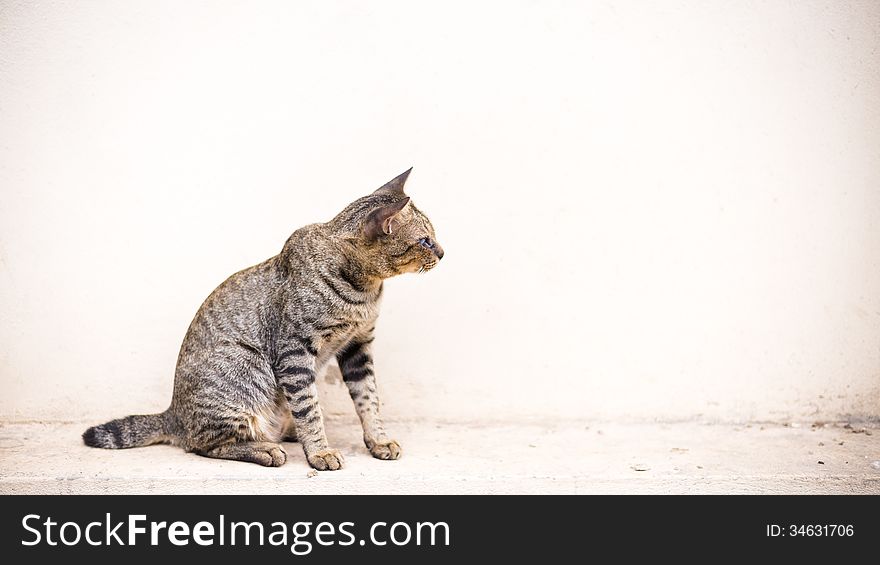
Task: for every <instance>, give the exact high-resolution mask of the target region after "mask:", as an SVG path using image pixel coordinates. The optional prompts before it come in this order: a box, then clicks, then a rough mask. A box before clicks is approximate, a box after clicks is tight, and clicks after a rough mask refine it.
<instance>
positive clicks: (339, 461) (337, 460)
mask: <svg viewBox="0 0 880 565" xmlns="http://www.w3.org/2000/svg"><path fill="white" fill-rule="evenodd" d="M306 459H308V461H309V465H311V466H312V467H314V468H315V469H317V470H319V471H337V470H339V469H342V466H343V465H344V464H345V459H343V457H342V454H341V453H340V452H339V450H338V449H322V450H321V451H316V452H315V453H312V454H311V455H307V456H306Z"/></svg>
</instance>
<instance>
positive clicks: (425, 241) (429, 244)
mask: <svg viewBox="0 0 880 565" xmlns="http://www.w3.org/2000/svg"><path fill="white" fill-rule="evenodd" d="M419 245H421V246H422V247H424V248H425V249H434V242H433V241H431V238H430V237H423V238H422V239H420V240H419Z"/></svg>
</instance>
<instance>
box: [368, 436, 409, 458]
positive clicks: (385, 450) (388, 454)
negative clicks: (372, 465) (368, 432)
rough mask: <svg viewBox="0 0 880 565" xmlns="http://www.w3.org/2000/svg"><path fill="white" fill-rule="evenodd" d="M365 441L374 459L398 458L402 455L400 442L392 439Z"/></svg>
mask: <svg viewBox="0 0 880 565" xmlns="http://www.w3.org/2000/svg"><path fill="white" fill-rule="evenodd" d="M366 443H367V448H368V449H369V450H370V453H371V454H372V455H373V457H375V458H376V459H385V460H395V459H400V456H401V455H403V451H402V450H401V449H400V444H399V443H397V442H396V441H394V440H393V439H388V440H384V441H368V442H366Z"/></svg>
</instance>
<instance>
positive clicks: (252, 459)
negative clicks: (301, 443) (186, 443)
mask: <svg viewBox="0 0 880 565" xmlns="http://www.w3.org/2000/svg"><path fill="white" fill-rule="evenodd" d="M195 453H197V454H199V455H204V456H205V457H212V458H214V459H232V460H235V461H247V462H248V463H256V464H257V465H262V466H264V467H280V466H282V465H284V463H285V462H287V453H286V452H285V451H284V448H283V447H281V445H280V444H277V443H272V442H269V441H241V442H234V443H225V444H223V445H220V446H217V447H214V448H212V449H205V450H196V451H195Z"/></svg>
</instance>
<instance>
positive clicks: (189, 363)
mask: <svg viewBox="0 0 880 565" xmlns="http://www.w3.org/2000/svg"><path fill="white" fill-rule="evenodd" d="M411 170H412V168H410V169H409V170H407V171H406V172H404V173H403V174H401V175H399V176H397V177H395V178H394V179H393V180H391V181H389V182H388V183H386V184H384V185H383V186H381V187H380V188H379V189H377V190H376V191H374V192H372V193H371V194H369V195H367V196H364V197H362V198H359V199H357V200H355V201H354V202H352V203H351V204H349V205H348V206H347V207H346V208H345V209H344V210H343V211H342V212H340V213H339V214H338V215H337V216H336V217H335V218H333V219H332V220H331V221H329V222H327V223H323V224H311V225H308V226H305V227H302V228H300V229H298V230H296V231H295V232H293V235H291V236H290V238H288V240H287V242H286V243H285V244H284V248H283V249H282V251H281V253H280V254H278V255H276V256H275V257H272V258H271V259H268V260H267V261H264V262H263V263H260V264H259V265H255V266H253V267H250V268H249V269H245V270H243V271H240V272H238V273H236V274H234V275H232V276H231V277H229V278H228V279H227V280H226V281H225V282H223V283H222V284H221V285H220V286H219V287H217V289H216V290H214V292H213V293H211V295H210V296H208V298H207V299H206V300H205V302H204V303H203V304H202V306H201V308H199V310H198V312H197V313H196V315H195V318H194V319H193V321H192V323H191V324H190V327H189V330H188V331H187V333H186V337H185V338H184V340H183V344H182V345H181V348H180V354H179V356H178V359H177V369H176V371H175V378H174V392H173V395H172V399H171V406H170V407H169V408H168V410H166V411H165V412H163V413H161V414H152V415H146V416H128V417H126V418H120V419H117V420H112V421H110V422H107V423H106V424H102V425H99V426H94V427H91V428H89V429H88V430H86V431H85V433H83V436H82V437H83V441H84V442H85V444H86V445H89V446H92V447H102V448H107V449H122V448H128V447H140V446H146V445H151V444H157V443H171V444H173V445H178V446H180V447H182V448H183V449H185V450H186V451H187V452H192V453H196V454H199V455H203V456H206V457H214V458H219V459H233V460H237V461H249V462H252V463H258V464H260V465H264V466H270V467H279V466H281V465H283V464H284V463H285V462H286V460H287V454H286V452H285V451H284V449H283V447H282V446H281V444H280V442H281V441H299V442H300V444H301V445H302V448H303V451H304V452H305V457H306V460H307V461H308V463H309V465H311V466H312V467H314V468H315V469H318V470H321V471H325V470H336V469H340V468H342V466H343V464H344V459H343V456H342V453H340V452H339V451H338V450H336V449H333V448H331V447H330V446H329V445H328V443H327V437H326V435H325V433H324V420H323V415H322V412H321V409H320V407H319V405H318V395H317V389H316V387H315V377H316V375H318V374H320V372H321V370H322V369H323V368H324V367H325V366H326V364H327V363H328V362H329V361H330V360H331V359H333V358H334V357H335V359H336V360H337V362H338V364H339V368H340V371H341V373H342V378H343V381H344V382H345V384H346V385H347V387H348V391H349V393H350V395H351V398H352V401H353V402H354V405H355V409H356V411H357V414H358V416H359V417H360V421H361V424H362V427H363V431H364V443H365V444H366V447H367V449H368V450H369V451H370V453H371V454H372V455H373V457H376V458H378V459H398V458H400V456H401V449H400V444H398V442H397V441H395V440H393V439H390V438H389V437H388V435H387V434H386V432H385V427H384V425H383V423H382V418H381V417H380V416H379V398H378V396H377V392H376V377H375V374H374V371H373V356H372V353H371V346H370V344H371V343H372V341H373V336H374V331H375V325H376V318H377V316H378V314H379V303H380V299H381V297H382V289H383V282H382V281H383V280H384V279H387V278H389V277H393V276H395V275H399V274H402V273H407V272H426V271H430V270H431V269H432V268H434V266H436V265H437V263H438V262H439V261H440V259H442V258H443V248H442V247H440V245H439V244H438V243H437V241H436V239H435V237H436V236H435V234H434V228H433V226H432V225H431V222H430V220H428V218H427V216H425V215H424V214H423V213H422V212H421V211H419V209H418V208H416V206H415V204H413V202H412V200H410V198H409V197H408V196H407V195H406V194H405V193H404V184H405V183H406V179H407V177H408V176H409V173H410V171H411Z"/></svg>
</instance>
